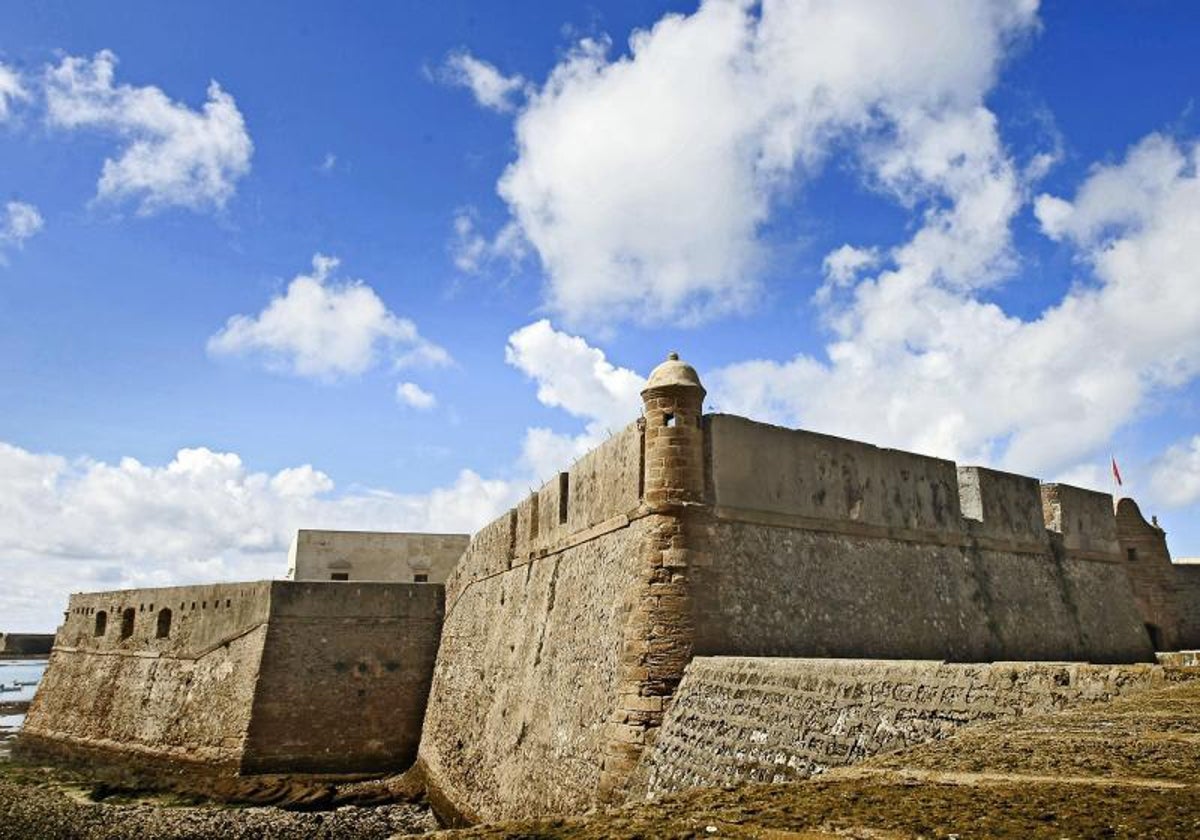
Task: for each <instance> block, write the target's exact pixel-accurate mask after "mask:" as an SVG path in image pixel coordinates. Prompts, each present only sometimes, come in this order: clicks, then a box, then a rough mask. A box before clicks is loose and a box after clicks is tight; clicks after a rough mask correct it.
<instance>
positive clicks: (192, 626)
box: [18, 581, 442, 775]
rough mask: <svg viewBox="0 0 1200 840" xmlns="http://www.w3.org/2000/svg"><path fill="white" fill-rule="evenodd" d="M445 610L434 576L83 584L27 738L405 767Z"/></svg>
mask: <svg viewBox="0 0 1200 840" xmlns="http://www.w3.org/2000/svg"><path fill="white" fill-rule="evenodd" d="M127 611H129V612H127ZM441 613H442V587H440V586H435V585H430V584H332V583H295V582H290V581H258V582H254V583H231V584H213V585H207V586H188V587H172V588H164V589H145V590H123V591H117V592H100V593H88V594H83V595H73V596H71V600H70V605H69V608H68V611H67V617H66V620H65V621H64V623H63V625H62V626H61V627H60V628H59V631H58V634H57V637H56V641H55V647H54V650H53V651H52V653H51V656H50V662H49V665H48V666H47V669H46V673H45V676H44V677H43V679H42V682H41V684H40V685H39V687H38V691H37V694H36V696H35V697H34V700H33V702H32V704H31V706H30V709H29V713H28V716H27V718H26V721H25V725H24V728H23V730H22V733H21V737H20V740H19V741H18V747H19V748H20V749H21V750H24V751H27V752H35V753H47V754H51V755H54V756H58V757H61V758H65V759H67V760H75V759H80V758H82V759H87V760H89V761H98V762H101V763H120V764H128V763H132V764H135V765H137V764H147V765H151V766H162V765H164V764H166V765H170V766H172V767H176V768H190V769H193V770H195V771H197V772H201V773H204V774H219V775H220V774H224V775H234V774H238V773H244V772H293V771H310V770H317V771H321V772H359V771H363V772H367V771H382V770H400V769H404V767H406V766H407V765H408V764H409V763H411V761H412V759H413V758H414V757H415V752H416V746H417V741H418V737H419V735H418V733H419V732H420V726H421V718H422V714H423V711H424V706H425V700H426V696H427V691H428V684H429V679H430V677H431V674H432V667H433V658H434V656H435V655H436V649H437V640H438V636H439V634H440V629H441ZM126 616H128V621H127V620H126ZM164 616H166V617H167V618H166V620H165V621H164ZM161 630H165V634H163V635H161V637H160V631H161Z"/></svg>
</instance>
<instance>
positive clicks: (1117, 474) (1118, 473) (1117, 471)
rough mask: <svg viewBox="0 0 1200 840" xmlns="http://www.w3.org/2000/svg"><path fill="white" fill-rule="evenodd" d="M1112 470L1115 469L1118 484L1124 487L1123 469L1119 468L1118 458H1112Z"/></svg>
mask: <svg viewBox="0 0 1200 840" xmlns="http://www.w3.org/2000/svg"><path fill="white" fill-rule="evenodd" d="M1112 471H1113V478H1115V479H1116V480H1117V486H1118V487H1123V486H1124V485H1125V482H1123V481H1121V471H1120V470H1119V469H1117V459H1116V458H1113V459H1112Z"/></svg>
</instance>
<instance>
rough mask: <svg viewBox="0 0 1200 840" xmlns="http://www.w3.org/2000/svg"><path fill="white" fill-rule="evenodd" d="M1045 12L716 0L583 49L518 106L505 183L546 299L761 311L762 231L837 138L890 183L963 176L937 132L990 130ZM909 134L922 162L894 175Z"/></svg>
mask: <svg viewBox="0 0 1200 840" xmlns="http://www.w3.org/2000/svg"><path fill="white" fill-rule="evenodd" d="M1035 12H1036V3H1035V2H1032V0H1012V2H997V3H990V4H982V3H952V4H946V3H938V2H932V1H931V2H909V3H901V4H896V3H882V2H874V0H861V2H846V1H845V0H839V2H828V1H827V2H809V3H783V2H765V3H763V4H762V6H761V9H756V8H755V5H754V4H751V3H734V2H725V0H710V1H709V2H705V3H703V4H702V5H701V7H700V8H699V10H698V11H697V12H696V13H694V14H692V15H688V16H685V15H668V16H666V17H664V18H663V19H661V20H660V21H659V22H658V23H657V24H655V25H654V27H653V28H651V29H649V30H644V31H638V32H635V33H634V34H633V36H632V37H631V39H630V46H629V53H628V55H623V56H618V57H616V58H609V56H608V50H609V45H608V43H607V42H605V41H597V40H594V39H584V40H582V41H580V42H579V43H578V44H577V45H576V47H575V48H574V49H572V50H571V51H570V52H569V54H568V55H567V56H566V57H565V58H564V59H563V60H562V61H561V62H560V63H559V64H558V66H556V67H555V68H554V69H553V71H552V72H551V73H550V75H549V77H548V79H547V80H546V82H545V83H544V84H543V85H542V86H541V87H540V88H538V89H536V90H534V91H533V92H532V93H531V94H530V96H529V97H528V99H527V102H526V104H525V105H524V106H523V107H522V108H521V109H520V110H519V112H518V114H517V117H516V124H515V131H516V141H517V158H516V160H515V161H514V162H513V163H512V164H511V166H509V168H508V169H507V171H506V172H505V173H504V175H503V177H502V178H501V180H500V183H499V186H498V188H499V191H500V194H501V196H502V197H503V198H504V199H505V201H506V202H507V203H508V205H509V208H510V210H511V212H512V215H513V217H514V218H515V219H516V221H517V222H518V224H519V225H520V230H521V233H522V235H523V236H524V237H525V238H526V239H527V240H528V241H529V242H530V243H531V245H532V247H533V248H534V249H535V250H536V251H537V254H538V256H539V258H540V260H541V262H542V265H543V266H544V268H545V270H546V273H547V277H548V286H547V290H546V297H547V302H548V304H549V305H550V307H551V308H552V309H553V310H555V311H557V312H559V313H561V314H562V315H563V316H564V317H566V318H567V319H568V321H569V322H610V321H615V320H621V319H633V320H638V321H662V320H683V321H688V322H695V321H698V320H702V319H704V318H706V317H711V316H714V315H717V314H720V313H725V312H730V311H737V310H740V309H744V308H746V307H747V306H749V305H750V304H752V303H753V302H754V300H755V299H756V296H757V293H758V278H759V276H760V273H761V269H762V267H763V265H764V261H765V253H764V244H763V242H762V240H761V238H760V229H761V227H762V226H763V224H764V223H765V222H767V221H768V220H769V219H770V218H771V215H772V212H773V208H774V206H775V205H776V204H777V203H780V202H782V201H784V200H786V195H787V192H788V190H789V189H790V188H791V187H792V185H793V184H794V182H795V181H796V180H797V179H798V178H800V179H802V178H803V177H804V176H805V175H806V174H809V173H811V172H813V171H815V170H816V169H817V168H819V167H820V165H821V163H822V161H823V159H824V158H825V157H826V155H827V154H828V152H829V150H830V149H831V148H832V147H833V146H834V145H835V144H841V145H849V146H850V147H852V148H858V149H859V150H860V151H861V152H862V153H863V154H865V155H867V156H870V157H875V158H878V159H879V160H878V161H877V162H875V163H873V164H872V165H873V166H874V167H875V169H876V171H877V175H878V177H879V178H880V180H881V182H882V185H883V186H884V187H886V188H888V189H894V190H904V191H909V192H912V191H913V190H914V188H915V187H917V186H919V184H918V183H917V182H916V181H914V180H913V179H914V178H916V177H919V178H920V179H923V180H929V179H931V178H932V179H937V178H939V177H948V176H952V175H953V174H954V173H947V172H943V173H938V172H935V171H932V170H931V169H930V167H931V166H933V167H936V166H939V165H940V166H943V167H945V158H944V156H943V155H942V154H941V151H940V149H939V148H938V141H939V135H938V133H937V131H935V130H934V129H935V128H936V129H938V130H950V129H954V130H956V131H957V132H958V133H959V134H962V133H970V132H979V131H986V130H987V127H986V125H980V124H986V122H987V118H988V116H990V115H988V114H987V113H986V111H983V109H982V107H981V103H982V100H983V96H984V95H985V93H986V92H987V91H988V89H989V88H990V86H991V84H992V82H993V79H994V76H995V73H996V69H997V66H998V65H999V63H1000V62H1001V60H1002V59H1003V57H1004V54H1005V52H1006V48H1007V46H1008V44H1009V43H1010V41H1011V40H1012V39H1013V38H1015V37H1018V36H1019V35H1021V34H1023V33H1027V32H1029V31H1031V30H1032V29H1033V28H1034V27H1035V25H1036V15H1035ZM970 115H974V123H975V124H972V120H971V119H964V116H970ZM897 135H901V137H900V139H899V141H898V142H899V143H900V144H901V145H902V146H903V147H904V149H905V153H906V155H908V156H907V157H904V156H902V157H900V158H896V159H894V160H891V161H890V166H884V165H883V160H884V159H885V158H887V157H888V145H889V143H890V142H894V141H896V137H897ZM946 142H947V143H950V144H955V145H957V144H959V143H960V139H959V138H958V137H949V138H947V139H946ZM939 160H940V161H942V162H941V163H939V162H938V161H939ZM963 221H964V223H966V222H967V220H963ZM946 233H951V234H952V233H953V231H949V232H943V234H942V235H943V236H945V234H946ZM932 235H933V234H932V233H931V236H932Z"/></svg>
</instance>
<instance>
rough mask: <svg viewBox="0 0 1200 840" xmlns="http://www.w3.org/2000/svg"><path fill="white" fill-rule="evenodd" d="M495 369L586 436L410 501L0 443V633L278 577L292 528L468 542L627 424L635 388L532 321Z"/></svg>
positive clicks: (530, 438)
mask: <svg viewBox="0 0 1200 840" xmlns="http://www.w3.org/2000/svg"><path fill="white" fill-rule="evenodd" d="M508 359H509V362H510V363H511V364H513V365H514V366H516V367H517V368H518V369H520V370H522V371H523V372H525V373H527V374H528V375H529V376H530V377H532V378H533V379H534V380H535V381H536V382H537V383H538V399H539V400H540V401H541V402H543V403H544V404H546V405H550V406H554V407H558V408H562V409H564V410H566V411H568V412H569V413H571V414H572V415H574V416H576V417H580V418H583V419H585V420H586V421H587V428H586V430H585V431H584V432H583V433H581V434H579V435H577V436H572V435H565V434H559V433H556V432H553V431H550V430H548V429H539V428H535V429H530V430H528V432H527V433H526V436H525V439H524V441H523V443H522V449H521V455H520V457H519V459H518V460H517V462H516V463H514V464H513V465H512V467H511V468H510V469H509V470H508V471H507V473H508V477H506V478H491V479H487V478H483V477H481V476H480V475H479V474H478V473H476V472H473V471H471V470H462V471H461V472H460V473H459V474H458V477H457V478H456V479H455V480H454V481H453V482H452V483H451V484H449V485H447V486H443V487H437V488H434V489H432V490H430V491H428V492H423V493H394V492H386V491H381V490H370V489H353V490H350V491H348V492H343V493H338V492H337V488H336V487H335V484H334V481H333V479H332V478H331V477H330V476H328V475H327V474H325V473H324V472H322V471H320V470H318V469H315V468H314V467H313V466H312V465H309V464H304V465H300V466H296V467H289V468H286V469H281V470H279V471H278V472H275V473H273V474H272V473H267V472H258V471H254V470H252V469H250V468H249V467H248V466H247V465H246V464H245V463H244V462H243V460H242V458H241V457H239V456H238V455H237V454H235V453H231V452H214V451H212V450H210V449H206V448H203V447H196V448H190V449H181V450H179V452H177V453H176V455H175V457H174V458H173V459H172V460H171V461H170V462H169V463H167V464H165V465H152V464H144V463H142V462H140V461H138V460H135V459H133V458H123V459H121V460H120V461H119V462H117V463H106V462H103V461H96V460H93V459H89V458H80V459H76V460H70V459H67V458H63V457H61V456H59V455H53V454H40V453H34V452H30V451H28V450H25V449H22V448H20V447H18V446H13V445H11V444H7V443H3V442H0V522H3V523H4V528H3V529H0V558H3V560H2V561H0V564H9V571H8V572H7V573H6V580H7V581H8V585H7V586H5V587H0V615H3V616H4V620H5V622H6V623H7V624H8V626H9V627H10V628H14V627H22V628H27V629H31V630H39V629H42V630H45V629H50V628H51V627H53V626H54V624H55V622H56V620H57V618H58V615H59V611H60V610H61V609H62V607H63V606H65V602H66V594H67V593H68V592H78V591H81V590H83V591H87V590H103V589H117V588H122V587H145V586H169V585H175V584H180V583H188V582H199V581H212V580H251V579H259V578H268V577H281V576H282V575H283V574H284V572H285V571H286V568H287V560H286V554H287V549H288V546H289V544H290V542H291V539H292V537H293V535H294V534H295V531H296V529H297V528H334V529H338V528H341V529H365V530H393V531H421V530H424V531H443V532H446V531H448V532H473V531H474V530H476V529H478V528H479V527H480V526H482V525H484V524H486V523H487V522H488V521H490V520H491V519H493V518H495V517H496V516H498V515H500V514H501V513H502V512H503V511H504V510H506V509H507V508H508V507H509V506H510V505H512V504H513V503H514V502H515V501H516V500H517V499H518V498H519V497H520V496H521V495H523V494H524V493H525V492H527V491H528V489H529V488H530V487H536V486H537V485H538V484H539V483H540V482H541V481H542V480H544V479H547V478H550V477H551V476H552V475H553V474H554V473H556V472H557V471H558V470H560V469H562V468H563V467H565V466H567V465H569V464H570V463H571V461H572V460H574V459H575V458H577V457H578V456H579V455H581V454H583V453H584V452H586V451H587V450H588V449H590V448H591V447H592V446H594V445H595V444H596V443H598V442H599V441H600V440H602V439H603V437H604V435H605V434H606V433H607V429H609V428H611V429H613V430H616V429H619V428H622V427H624V426H625V425H626V424H627V423H629V422H631V421H632V420H633V419H634V418H636V417H637V415H638V407H639V405H640V403H639V401H638V398H637V391H638V390H639V389H640V387H641V378H640V377H639V376H638V375H637V374H635V373H633V372H632V371H629V370H626V369H624V368H619V367H616V366H614V365H612V364H611V363H609V362H608V361H607V360H606V359H605V356H604V354H603V353H602V352H601V351H600V350H598V349H596V348H592V347H589V346H588V345H587V344H586V343H585V342H584V341H583V340H582V339H580V338H578V337H575V336H570V335H567V334H565V333H561V332H558V331H556V330H554V329H553V328H551V327H550V325H549V324H548V323H546V322H538V323H535V324H530V325H529V326H527V327H525V328H523V329H521V330H518V331H516V332H515V333H513V335H512V336H511V337H510V340H509V346H508ZM406 384H411V383H406ZM414 387H415V386H414ZM404 390H405V388H404V385H402V386H401V388H400V389H399V392H398V395H399V396H401V398H403V392H404ZM413 393H424V392H423V391H420V389H416V390H415V391H414V392H413ZM35 567H36V569H37V574H36V575H35V574H29V573H26V572H25V570H29V569H32V568H35ZM13 569H19V570H22V571H21V572H19V573H16V574H14V573H13V571H12V570H13Z"/></svg>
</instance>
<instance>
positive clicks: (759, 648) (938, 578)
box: [691, 520, 1152, 662]
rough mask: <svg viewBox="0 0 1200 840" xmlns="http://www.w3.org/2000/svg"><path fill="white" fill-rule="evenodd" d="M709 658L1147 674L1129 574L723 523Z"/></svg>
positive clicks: (1106, 567)
mask: <svg viewBox="0 0 1200 840" xmlns="http://www.w3.org/2000/svg"><path fill="white" fill-rule="evenodd" d="M704 531H705V536H704V538H705V540H706V543H707V544H706V546H705V551H706V552H707V553H708V554H710V555H711V556H713V557H718V558H721V561H720V562H715V563H712V564H709V565H705V566H703V567H702V568H698V569H696V570H694V572H693V575H692V578H691V580H692V584H693V586H694V591H693V600H694V603H695V605H696V614H697V617H696V650H697V652H698V653H701V654H705V655H709V654H730V655H743V656H801V657H802V656H839V657H867V658H897V659H912V658H920V659H952V660H957V661H991V660H996V659H1020V660H1034V659H1051V660H1083V661H1089V660H1090V661H1097V662H1136V661H1150V659H1151V657H1152V651H1151V649H1150V646H1149V643H1148V640H1147V638H1146V635H1145V631H1144V629H1143V628H1142V626H1141V621H1140V619H1139V617H1138V615H1137V612H1136V610H1135V609H1134V607H1133V602H1132V598H1131V596H1130V594H1129V584H1128V582H1127V581H1126V580H1125V578H1124V573H1123V570H1122V569H1121V567H1120V566H1119V565H1116V564H1113V563H1100V562H1095V561H1086V560H1072V559H1070V558H1066V557H1056V556H1055V555H1053V554H1052V553H1051V552H1050V550H1049V546H1047V550H1046V553H1044V554H1041V553H1036V554H1035V553H1027V552H999V551H985V550H980V549H978V548H977V547H962V546H947V545H940V544H938V543H936V542H920V541H917V540H898V539H886V538H877V537H867V536H856V535H847V534H839V533H836V532H832V531H815V530H810V529H806V528H797V527H780V526H770V525H765V524H760V523H756V522H746V521H738V520H717V521H713V522H711V523H710V524H709V525H708V526H707V527H706V528H705V529H704Z"/></svg>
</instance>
